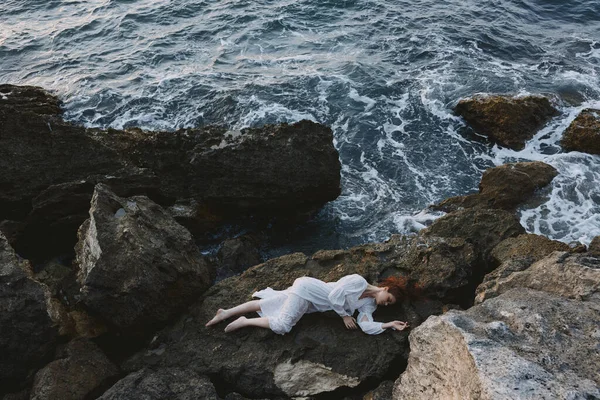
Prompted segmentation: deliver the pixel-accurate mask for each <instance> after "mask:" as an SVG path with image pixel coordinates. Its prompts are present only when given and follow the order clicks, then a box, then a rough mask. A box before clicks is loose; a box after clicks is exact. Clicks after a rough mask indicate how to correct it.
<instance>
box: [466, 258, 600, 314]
mask: <svg viewBox="0 0 600 400" xmlns="http://www.w3.org/2000/svg"><path fill="white" fill-rule="evenodd" d="M513 288H530V289H535V290H540V291H544V292H548V293H553V294H557V295H561V296H564V297H573V298H577V299H584V300H589V299H591V298H597V299H599V300H600V259H598V258H594V257H590V256H589V255H587V254H569V253H566V252H559V251H557V252H554V253H552V254H551V255H549V256H548V257H546V258H543V259H541V260H539V261H537V262H536V263H534V264H533V265H532V266H531V267H529V268H526V269H524V270H522V271H519V270H517V269H515V270H514V271H513V272H512V273H504V274H502V275H500V276H497V277H496V279H487V280H486V282H484V284H482V285H481V286H480V287H478V288H477V297H476V299H475V302H476V303H481V302H484V301H486V300H487V299H490V298H493V297H496V296H498V295H500V294H502V293H504V292H506V291H508V290H510V289H513Z"/></svg>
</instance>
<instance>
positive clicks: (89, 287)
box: [76, 184, 212, 333]
mask: <svg viewBox="0 0 600 400" xmlns="http://www.w3.org/2000/svg"><path fill="white" fill-rule="evenodd" d="M89 215H90V218H89V219H88V220H86V222H85V223H84V224H83V225H82V226H81V228H80V230H79V242H78V244H77V248H76V252H77V262H78V265H79V268H80V271H79V280H80V283H81V297H82V301H83V302H84V303H85V305H86V306H87V307H88V308H89V309H90V310H91V311H93V312H94V313H97V314H98V315H100V316H101V317H103V318H104V319H105V320H106V321H108V322H110V323H111V324H112V325H113V326H114V327H115V328H116V329H117V330H119V331H123V332H124V331H131V332H129V333H134V332H135V331H137V330H143V329H144V328H148V327H151V326H155V325H156V324H159V325H160V324H162V323H164V322H166V321H168V320H169V319H170V318H172V317H174V316H175V315H176V313H177V312H179V311H180V310H181V309H182V308H183V307H185V306H186V305H187V304H189V303H190V302H191V301H192V300H194V299H195V298H196V297H197V296H198V295H200V294H201V293H202V292H203V291H204V290H205V289H206V288H208V286H209V285H210V282H211V280H212V270H211V268H210V267H209V265H208V264H207V263H206V262H205V260H204V259H203V257H202V255H201V254H200V252H199V250H198V248H197V247H196V245H195V243H194V240H193V238H192V236H191V234H190V233H189V232H188V231H187V230H186V229H185V228H184V227H182V226H181V225H179V224H178V223H177V222H175V220H174V219H173V218H172V217H171V216H170V215H169V214H168V213H167V212H166V211H165V210H164V209H163V208H162V207H160V206H159V205H157V204H156V203H154V202H153V201H151V200H150V199H148V198H147V197H145V196H135V197H130V198H121V197H118V196H116V195H115V194H114V193H113V192H111V191H110V189H109V188H108V187H107V186H105V185H102V184H99V185H97V186H96V188H95V191H94V196H93V198H92V202H91V208H90V213H89Z"/></svg>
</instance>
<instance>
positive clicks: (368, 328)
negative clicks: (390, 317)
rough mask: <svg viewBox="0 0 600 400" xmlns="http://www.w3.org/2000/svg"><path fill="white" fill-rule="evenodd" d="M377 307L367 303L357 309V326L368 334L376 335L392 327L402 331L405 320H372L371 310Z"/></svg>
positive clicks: (404, 326) (405, 324)
mask: <svg viewBox="0 0 600 400" xmlns="http://www.w3.org/2000/svg"><path fill="white" fill-rule="evenodd" d="M376 309H377V306H375V305H374V304H370V303H367V304H365V305H364V306H362V307H361V308H360V309H359V310H358V311H359V314H358V326H360V329H362V331H363V332H364V333H367V334H369V335H378V334H380V333H382V332H383V331H385V330H386V329H389V328H392V329H394V330H396V331H402V330H404V329H406V328H407V327H408V324H407V323H406V322H402V321H391V322H384V323H381V322H375V321H373V312H374V311H375V310H376Z"/></svg>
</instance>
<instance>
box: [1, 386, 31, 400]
mask: <svg viewBox="0 0 600 400" xmlns="http://www.w3.org/2000/svg"><path fill="white" fill-rule="evenodd" d="M2 400H29V389H23V390H21V391H18V392H15V393H8V394H5V395H4V396H3V397H2Z"/></svg>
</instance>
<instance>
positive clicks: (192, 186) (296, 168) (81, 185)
mask: <svg viewBox="0 0 600 400" xmlns="http://www.w3.org/2000/svg"><path fill="white" fill-rule="evenodd" d="M0 94H2V96H0V188H2V190H0V221H3V220H10V221H12V222H11V223H4V224H2V226H3V227H6V228H7V229H10V230H11V232H12V233H13V234H15V235H16V238H15V243H16V248H17V250H18V251H19V253H21V254H28V253H32V254H33V255H35V256H36V257H40V258H43V257H44V256H46V255H47V254H46V253H48V252H52V251H54V252H56V251H57V250H53V249H56V247H57V246H59V248H60V249H62V250H65V249H66V250H67V251H68V249H69V248H72V246H73V244H74V243H75V241H76V237H75V232H76V231H75V230H74V229H76V227H77V226H78V225H80V224H81V223H82V222H83V220H84V219H85V209H86V207H87V204H88V203H89V200H90V198H91V195H92V190H93V187H94V186H95V185H96V184H97V183H104V184H107V185H109V186H110V187H111V188H112V190H113V191H115V193H117V194H118V195H120V196H131V195H136V194H143V195H147V196H149V197H150V198H152V199H153V200H154V201H156V202H158V203H160V204H162V205H165V206H170V205H172V204H173V203H175V201H176V200H182V199H183V200H186V201H188V202H189V203H190V204H194V202H195V204H196V207H198V208H199V209H200V212H196V213H195V215H197V216H199V217H200V219H202V218H205V219H207V220H208V221H215V220H216V221H219V220H221V219H223V218H229V217H238V216H243V215H247V214H253V215H258V216H261V215H262V216H268V217H272V216H276V215H280V216H285V217H294V216H297V215H300V214H305V213H310V212H313V211H315V210H317V209H318V208H320V207H321V206H322V205H323V204H325V203H326V202H328V201H330V200H333V199H335V198H336V197H337V196H338V195H339V193H340V168H341V167H340V162H339V159H338V157H339V156H338V153H337V151H336V150H335V148H334V147H333V134H332V131H331V129H329V128H327V127H325V126H323V125H320V124H317V123H314V122H311V121H300V122H298V123H295V124H292V125H288V124H281V125H267V126H265V127H263V128H252V129H244V130H242V131H235V132H232V131H227V130H226V129H224V128H217V127H205V128H199V129H185V130H179V131H176V132H145V131H141V130H139V129H130V130H127V131H119V130H114V129H108V130H99V129H85V128H83V127H79V126H76V125H73V124H70V123H67V122H65V121H63V119H62V117H61V113H62V110H61V108H60V102H59V101H58V99H57V98H56V97H55V96H52V95H50V94H48V93H47V92H45V91H44V90H42V89H39V88H35V87H29V86H11V85H0ZM41 172H43V173H41ZM18 222H22V224H23V226H20V225H19V224H18ZM199 223H202V221H199ZM209 225H210V224H209ZM49 232H51V233H52V235H47V234H48V233H49ZM39 237H43V238H44V239H46V241H49V243H48V245H47V246H42V247H37V248H36V247H34V245H33V243H35V245H38V244H39V241H37V240H36V239H37V238H39ZM51 254H55V253H51Z"/></svg>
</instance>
